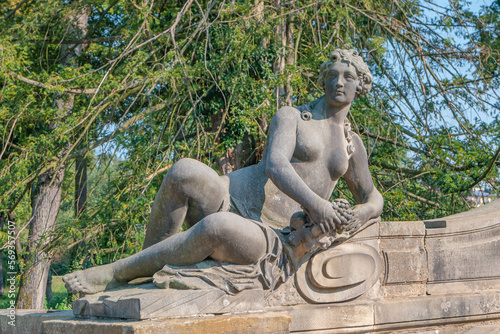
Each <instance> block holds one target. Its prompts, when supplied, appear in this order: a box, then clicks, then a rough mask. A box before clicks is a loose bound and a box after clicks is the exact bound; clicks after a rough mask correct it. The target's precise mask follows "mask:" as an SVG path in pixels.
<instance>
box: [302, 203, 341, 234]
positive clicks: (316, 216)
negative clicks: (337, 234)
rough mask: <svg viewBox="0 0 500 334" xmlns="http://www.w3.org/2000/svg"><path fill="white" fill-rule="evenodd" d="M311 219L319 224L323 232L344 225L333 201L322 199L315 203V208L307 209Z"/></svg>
mask: <svg viewBox="0 0 500 334" xmlns="http://www.w3.org/2000/svg"><path fill="white" fill-rule="evenodd" d="M307 214H308V215H309V219H310V220H311V221H312V222H313V223H314V224H316V225H318V226H319V228H320V229H321V232H322V233H323V234H324V233H327V232H330V231H335V230H336V229H337V227H340V226H341V225H342V222H341V220H340V217H339V215H338V212H337V211H336V210H335V209H334V208H333V207H332V203H330V202H328V201H325V200H322V201H319V203H317V205H315V207H314V209H312V210H310V211H307Z"/></svg>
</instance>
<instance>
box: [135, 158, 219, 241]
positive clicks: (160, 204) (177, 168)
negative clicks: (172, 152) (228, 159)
mask: <svg viewBox="0 0 500 334" xmlns="http://www.w3.org/2000/svg"><path fill="white" fill-rule="evenodd" d="M227 194H228V184H227V180H225V179H224V178H221V177H220V176H219V175H217V173H216V172H215V171H214V170H212V169H211V168H210V167H208V166H207V165H205V164H203V163H201V162H199V161H196V160H193V159H182V160H179V161H178V162H176V163H175V164H174V165H173V166H172V167H171V168H170V170H169V171H168V172H167V174H166V175H165V177H164V178H163V182H162V184H161V187H160V190H159V191H158V193H157V194H156V198H155V201H154V204H153V207H152V209H151V215H150V216H149V222H148V227H147V231H146V237H145V239H144V245H143V248H144V249H145V248H147V247H150V246H151V245H154V244H156V243H157V242H159V241H161V240H163V239H165V238H168V237H170V236H172V235H174V234H176V233H177V232H179V230H180V228H181V226H182V223H183V222H184V221H186V223H187V225H188V226H189V227H191V226H193V225H195V224H196V223H197V222H198V221H200V220H201V219H203V218H204V217H206V216H208V215H210V214H212V213H215V212H217V211H218V210H219V208H220V207H221V204H222V201H223V200H224V198H225V197H227Z"/></svg>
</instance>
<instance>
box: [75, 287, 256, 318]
mask: <svg viewBox="0 0 500 334" xmlns="http://www.w3.org/2000/svg"><path fill="white" fill-rule="evenodd" d="M263 309H264V291H263V290H244V291H241V292H240V293H238V294H237V295H235V296H230V295H227V294H226V293H225V292H223V291H222V290H219V289H206V290H174V289H158V288H157V287H155V286H154V285H153V284H152V283H148V284H143V285H138V286H135V287H126V288H122V289H119V290H114V291H105V292H102V293H98V294H95V295H88V296H85V297H83V298H80V299H78V300H76V301H75V302H74V303H73V311H74V314H75V315H76V316H80V317H108V318H124V319H137V320H142V319H151V318H161V317H174V316H187V315H197V314H224V313H241V312H249V311H260V310H263Z"/></svg>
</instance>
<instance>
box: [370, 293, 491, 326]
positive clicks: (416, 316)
mask: <svg viewBox="0 0 500 334" xmlns="http://www.w3.org/2000/svg"><path fill="white" fill-rule="evenodd" d="M492 314H495V315H496V316H498V317H500V293H499V292H497V293H489V294H455V295H441V296H423V297H416V298H412V299H409V298H408V299H399V300H386V301H384V302H383V303H376V304H375V324H376V325H382V324H390V323H407V324H410V323H411V322H414V323H418V322H428V321H432V320H436V319H439V321H441V322H443V323H445V322H446V321H445V320H446V319H454V321H456V322H458V320H457V319H458V318H460V317H463V318H468V317H471V316H481V317H486V316H487V315H492Z"/></svg>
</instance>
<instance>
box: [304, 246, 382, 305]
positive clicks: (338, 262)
mask: <svg viewBox="0 0 500 334" xmlns="http://www.w3.org/2000/svg"><path fill="white" fill-rule="evenodd" d="M381 271H382V265H381V261H380V256H379V254H378V252H377V250H375V248H373V247H371V246H368V245H365V244H357V243H345V244H341V245H339V246H337V247H334V248H331V249H328V250H325V251H323V252H319V253H317V254H315V255H313V256H312V257H311V258H310V259H308V261H307V263H304V264H303V265H302V266H301V267H300V268H299V269H298V270H297V272H296V274H295V283H296V286H297V290H298V291H299V293H300V294H301V295H302V296H303V297H304V298H305V299H306V300H307V301H309V302H311V303H332V302H341V301H346V300H349V299H353V298H355V297H358V296H360V295H361V294H363V293H364V292H366V291H368V289H370V288H371V287H372V286H373V285H374V284H375V282H376V281H377V280H378V278H379V275H380V273H381Z"/></svg>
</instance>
